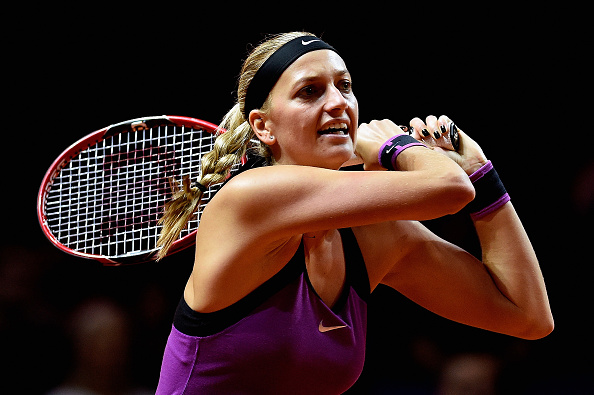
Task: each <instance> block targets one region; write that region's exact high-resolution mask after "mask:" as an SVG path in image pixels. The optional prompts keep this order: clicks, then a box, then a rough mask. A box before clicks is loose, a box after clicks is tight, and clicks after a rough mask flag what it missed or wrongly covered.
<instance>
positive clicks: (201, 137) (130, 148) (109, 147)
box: [37, 116, 222, 265]
mask: <svg viewBox="0 0 594 395" xmlns="http://www.w3.org/2000/svg"><path fill="white" fill-rule="evenodd" d="M216 131H217V126H216V125H214V124H212V123H209V122H205V121H201V120H199V119H195V118H188V117H180V116H157V117H146V118H137V119H133V120H130V121H125V122H121V123H118V124H114V125H111V126H108V127H106V128H104V129H101V130H98V131H96V132H94V133H91V134H89V135H88V136H86V137H84V138H82V139H81V140H79V141H77V142H76V143H74V144H73V145H71V146H70V147H69V148H68V149H66V150H65V151H64V152H63V153H62V154H61V155H60V156H59V157H58V158H57V159H56V160H55V161H54V163H53V164H52V165H51V166H50V168H49V170H48V171H47V173H46V175H45V177H44V178H43V181H42V184H41V187H40V189H39V195H38V199H37V215H38V218H39V223H40V224H41V228H42V230H43V232H44V233H45V235H46V236H47V238H48V239H49V240H50V241H51V242H52V243H53V244H54V245H55V246H56V247H58V248H59V249H60V250H62V251H65V252H67V253H69V254H72V255H75V256H78V257H83V258H90V259H96V260H98V261H100V262H102V263H103V264H105V265H123V264H133V263H140V262H146V261H150V260H152V259H153V258H154V256H155V255H156V252H157V250H158V249H157V248H156V244H157V239H158V238H159V234H160V232H161V226H160V225H158V224H157V221H158V219H159V217H160V216H161V215H162V213H163V207H164V205H165V203H166V202H167V201H168V200H170V198H171V195H172V191H171V185H170V182H172V181H171V180H175V181H173V182H179V183H180V185H181V180H182V178H183V177H184V176H186V175H187V176H189V178H190V180H196V179H198V177H199V173H200V160H201V157H202V155H203V154H206V153H207V152H209V151H210V150H212V148H213V144H214V141H215V138H216ZM221 185H222V184H216V185H212V186H210V188H208V190H207V191H206V192H205V193H204V195H203V198H202V201H201V203H200V207H199V209H198V212H197V215H196V216H195V218H194V219H192V220H190V222H189V223H188V224H187V226H186V228H185V229H184V230H183V231H182V233H181V234H180V236H179V238H178V239H177V240H176V241H175V242H174V244H173V245H172V247H171V249H170V250H169V253H168V255H169V254H172V253H175V252H178V251H180V250H182V249H184V248H186V247H189V246H191V245H193V244H194V241H195V240H194V239H195V233H196V229H197V228H198V224H199V223H200V215H201V213H202V210H203V209H204V207H205V206H206V204H207V203H208V202H209V201H210V199H211V198H212V197H213V196H214V194H215V193H216V192H217V190H218V189H219V188H220V187H221Z"/></svg>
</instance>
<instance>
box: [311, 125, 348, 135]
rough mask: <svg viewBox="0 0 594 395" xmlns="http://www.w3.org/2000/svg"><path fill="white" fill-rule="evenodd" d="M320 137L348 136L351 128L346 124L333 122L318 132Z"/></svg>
mask: <svg viewBox="0 0 594 395" xmlns="http://www.w3.org/2000/svg"><path fill="white" fill-rule="evenodd" d="M318 134H319V135H326V134H333V135H338V136H346V135H348V134H349V126H348V125H347V124H346V123H345V122H333V123H330V124H328V125H326V126H325V127H324V128H323V129H321V130H318Z"/></svg>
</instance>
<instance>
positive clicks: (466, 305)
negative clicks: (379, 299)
mask: <svg viewBox="0 0 594 395" xmlns="http://www.w3.org/2000/svg"><path fill="white" fill-rule="evenodd" d="M237 97H238V100H237V103H236V104H235V106H234V107H233V108H232V109H231V110H230V111H229V113H228V114H227V115H226V117H225V118H224V120H223V122H222V124H221V127H222V128H225V129H226V130H227V131H226V133H224V134H222V135H221V136H220V137H219V138H218V139H217V144H216V147H215V149H214V150H213V151H212V152H211V153H209V154H208V155H207V156H206V157H205V158H203V163H202V174H201V179H200V180H193V181H195V182H197V183H196V184H194V185H195V186H194V187H190V185H189V183H184V189H183V190H182V191H179V192H178V193H176V194H175V195H174V197H173V199H172V201H171V202H170V203H169V204H168V205H167V208H166V211H165V214H164V218H163V221H162V222H163V225H164V228H163V232H162V235H161V239H160V245H162V246H163V249H162V250H161V256H164V255H165V254H166V251H167V248H168V246H169V245H170V244H171V242H172V241H173V240H175V238H176V236H177V234H178V232H179V229H181V228H182V227H183V225H184V223H185V222H186V221H187V219H188V218H189V217H190V216H191V215H192V214H193V212H194V210H195V207H196V206H197V204H198V202H199V200H200V195H201V190H203V189H204V188H203V187H204V186H207V185H210V184H212V183H217V182H221V181H223V180H225V178H226V177H227V175H228V172H229V169H230V167H231V165H232V164H234V163H237V162H239V160H240V158H241V157H242V156H243V155H244V154H245V153H246V151H247V152H248V156H249V155H251V157H252V158H255V159H252V160H250V161H248V164H247V165H244V166H243V170H244V171H242V172H240V173H239V174H238V175H236V176H234V177H233V178H231V180H230V181H228V182H227V184H226V185H225V186H223V187H222V188H221V190H220V191H219V192H218V193H217V195H216V196H215V197H214V198H213V199H212V200H211V201H210V202H209V204H208V206H207V207H206V209H205V210H204V212H203V214H202V218H201V222H200V226H199V229H198V232H197V236H196V256H195V263H194V267H193V271H192V273H191V275H190V277H189V280H188V282H187V285H186V287H185V290H184V293H183V298H181V301H180V304H179V306H178V309H177V311H176V314H175V317H174V323H173V328H172V330H171V334H170V336H169V339H168V343H167V346H166V348H165V353H164V357H163V364H162V368H161V376H160V381H159V386H158V389H157V393H158V394H181V393H184V394H211V393H217V394H238V393H245V394H268V393H270V394H338V393H342V392H344V391H346V390H347V389H348V388H349V387H350V386H352V385H353V383H354V382H355V381H356V380H357V378H358V377H359V375H360V373H361V371H362V368H363V362H364V354H365V336H366V315H367V302H366V301H367V299H368V296H369V294H370V292H373V290H374V289H375V288H376V287H377V286H378V284H385V285H388V286H390V287H392V288H394V289H396V290H397V291H399V292H401V293H402V294H404V295H406V296H407V297H408V298H410V299H412V300H413V301H415V302H416V303H418V304H420V305H421V306H423V307H425V308H427V309H429V310H431V311H433V312H435V313H437V314H439V315H441V316H443V317H446V318H448V319H451V320H454V321H457V322H461V323H464V324H467V325H472V326H475V327H479V328H484V329H486V330H490V331H495V332H500V333H504V334H508V335H511V336H517V337H520V338H525V339H538V338H541V337H543V336H546V335H547V334H548V333H550V332H551V331H552V328H553V319H552V316H551V312H550V308H549V303H548V299H547V294H546V290H545V285H544V281H543V278H542V275H541V272H540V269H539V265H538V261H537V259H536V256H535V253H534V251H533V249H532V246H531V244H530V241H529V239H528V237H527V235H526V233H525V231H524V229H523V227H522V225H521V223H520V220H519V219H518V216H517V215H516V212H515V211H514V208H513V206H512V204H511V203H510V201H509V195H508V194H507V192H506V191H505V188H504V187H503V184H502V183H501V180H500V178H499V176H498V175H497V172H496V171H495V169H494V168H493V165H492V164H491V162H490V161H488V160H487V158H486V156H485V155H484V154H483V151H482V150H481V148H480V147H479V146H478V145H477V143H476V142H474V141H473V140H472V139H471V138H470V137H469V136H468V135H467V134H465V133H464V132H462V131H460V130H459V129H458V128H457V126H456V125H455V124H454V123H453V122H452V121H451V120H450V119H449V118H447V117H446V116H441V117H439V118H436V117H434V116H429V117H427V118H426V119H424V120H422V119H419V118H415V119H413V120H412V121H411V122H410V127H407V128H404V129H401V128H400V127H398V126H397V125H395V124H394V123H392V122H391V121H389V120H383V121H373V122H370V123H369V124H362V125H359V127H357V126H358V105H357V99H356V98H355V95H354V93H353V90H352V79H351V75H350V73H349V71H348V69H347V67H346V65H345V63H344V61H343V59H342V58H341V57H340V55H339V54H338V53H337V52H336V50H335V49H334V48H333V47H331V46H330V45H328V44H327V43H325V42H324V41H322V40H321V39H320V38H318V37H316V36H314V35H312V34H309V33H288V34H282V35H279V36H276V37H273V38H271V39H269V40H267V41H265V42H264V43H262V44H261V45H260V46H258V47H257V48H255V49H254V50H253V52H252V53H251V54H250V56H249V57H248V58H247V60H246V61H245V63H244V65H243V68H242V71H241V75H240V79H239V85H238V92H237ZM405 129H406V131H410V132H411V133H412V135H409V134H408V133H406V132H405ZM456 132H457V133H458V135H459V138H460V141H459V147H458V149H457V150H455V149H453V145H452V144H451V143H452V142H451V141H450V140H451V138H452V137H455V133H456ZM450 136H452V137H450ZM353 157H357V158H358V159H359V160H360V161H362V162H363V164H364V169H365V171H337V170H338V169H339V168H340V167H341V166H343V165H344V164H345V163H346V162H349V161H351V163H352V158H353ZM380 170H384V171H380ZM385 170H388V171H385ZM465 206H468V207H467V209H468V210H469V213H471V214H470V215H471V216H472V218H473V220H474V225H475V227H476V231H477V233H478V236H479V239H480V242H481V247H482V253H483V259H482V262H481V261H479V260H477V259H476V258H474V257H473V256H472V255H470V254H469V253H467V252H466V251H464V250H462V249H461V248H459V247H457V246H455V245H453V244H451V243H448V242H446V241H445V240H443V239H441V238H439V237H437V236H436V235H434V234H433V233H432V232H430V231H429V230H428V229H427V228H425V227H424V226H423V225H422V224H420V223H419V222H417V221H419V220H428V219H432V218H437V217H441V216H443V215H446V214H452V213H456V212H458V211H460V210H461V209H462V208H464V207H465Z"/></svg>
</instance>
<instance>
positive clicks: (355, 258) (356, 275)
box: [338, 228, 371, 302]
mask: <svg viewBox="0 0 594 395" xmlns="http://www.w3.org/2000/svg"><path fill="white" fill-rule="evenodd" d="M338 231H339V232H340V237H341V238H342V248H343V250H344V257H345V265H346V280H347V283H348V284H349V285H350V286H352V287H353V288H354V289H355V291H356V292H357V294H358V295H359V297H360V298H361V299H363V300H364V301H366V302H367V299H368V297H369V295H370V294H371V286H370V285H369V276H368V275H367V266H365V261H364V260H363V255H362V254H361V249H360V248H359V243H357V238H356V237H355V234H354V233H353V230H352V229H351V228H344V229H339V230H338Z"/></svg>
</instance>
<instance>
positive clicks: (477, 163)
mask: <svg viewBox="0 0 594 395" xmlns="http://www.w3.org/2000/svg"><path fill="white" fill-rule="evenodd" d="M410 125H411V126H412V127H413V128H414V131H413V133H412V137H414V138H415V139H417V140H419V141H422V142H423V143H424V144H425V145H427V146H428V147H429V148H431V149H433V150H434V151H437V152H440V153H442V154H444V155H445V156H447V157H448V158H450V159H452V160H453V161H454V162H456V163H457V164H458V165H459V166H460V167H462V169H464V171H465V172H466V174H468V175H471V174H472V173H474V172H475V171H476V170H478V169H479V168H480V167H481V166H483V165H484V164H485V163H486V162H487V157H486V156H485V154H484V153H483V150H482V149H481V147H480V146H479V145H478V144H477V143H476V142H475V141H474V140H473V139H471V138H470V137H469V136H468V135H467V134H466V133H464V132H462V130H460V128H458V127H457V126H454V127H455V128H457V130H458V136H459V139H460V147H459V148H458V151H456V150H455V149H454V147H453V145H452V142H451V141H450V127H451V126H452V125H454V122H453V121H452V120H451V119H450V118H448V117H447V116H445V115H442V116H441V117H439V119H437V118H436V117H434V116H433V115H430V116H428V117H427V118H426V120H425V122H423V121H422V120H421V119H420V118H414V119H412V120H411V121H410Z"/></svg>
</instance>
